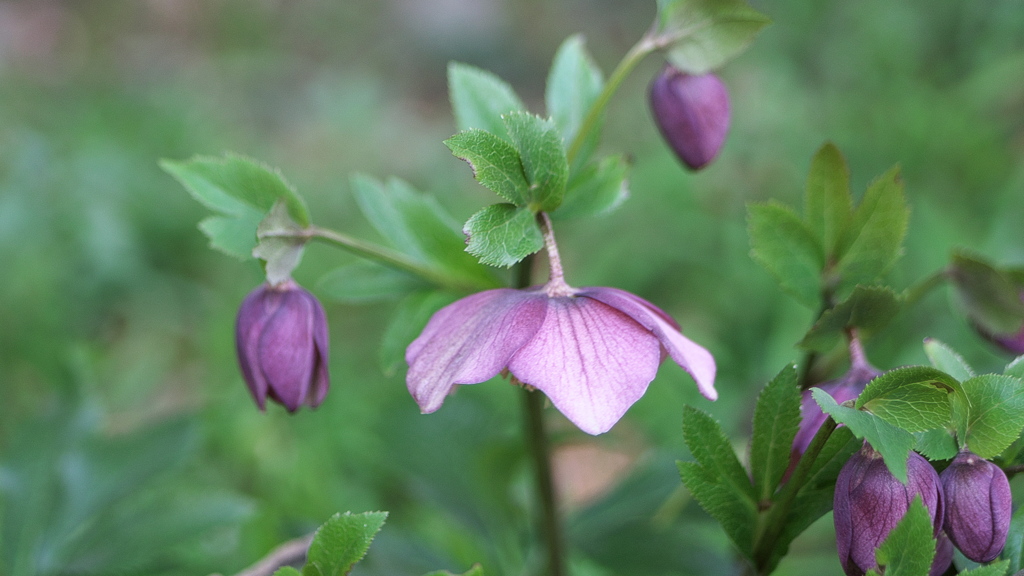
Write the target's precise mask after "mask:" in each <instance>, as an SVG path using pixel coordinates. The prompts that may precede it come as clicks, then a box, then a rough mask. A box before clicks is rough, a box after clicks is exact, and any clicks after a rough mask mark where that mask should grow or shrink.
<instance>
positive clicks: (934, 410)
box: [864, 383, 951, 432]
mask: <svg viewBox="0 0 1024 576" xmlns="http://www.w3.org/2000/svg"><path fill="white" fill-rule="evenodd" d="M864 409H866V410H868V411H870V412H871V413H872V414H874V415H875V416H878V417H879V418H881V419H882V420H885V421H886V422H888V423H890V424H893V425H895V426H898V427H900V428H902V429H904V430H906V431H907V432H924V431H925V430H932V429H936V428H944V427H946V426H948V425H949V419H950V416H951V408H950V404H949V393H948V392H946V391H945V390H941V389H939V388H936V387H934V386H932V385H930V384H921V383H914V384H905V385H903V386H900V387H899V388H896V389H895V390H892V391H891V392H890V393H888V394H887V395H885V396H884V397H880V398H875V399H874V400H872V401H871V402H868V403H867V404H865V405H864Z"/></svg>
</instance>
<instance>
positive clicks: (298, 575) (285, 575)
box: [274, 566, 302, 576]
mask: <svg viewBox="0 0 1024 576" xmlns="http://www.w3.org/2000/svg"><path fill="white" fill-rule="evenodd" d="M274 576H302V572H299V571H298V570H296V569H295V568H292V567H291V566H284V567H282V568H278V569H277V570H276V571H275V572H274Z"/></svg>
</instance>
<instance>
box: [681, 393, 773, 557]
mask: <svg viewBox="0 0 1024 576" xmlns="http://www.w3.org/2000/svg"><path fill="white" fill-rule="evenodd" d="M683 438H684V440H685V441H686V445H687V446H688V447H689V448H690V452H692V453H693V457H694V458H695V459H696V462H679V463H678V466H679V474H680V476H681V478H682V481H683V484H684V485H686V488H687V489H688V490H689V491H690V493H691V494H693V497H694V498H695V499H696V500H697V502H699V503H700V505H701V506H702V507H703V508H704V509H705V510H707V512H708V514H711V516H712V517H714V518H715V519H716V520H718V522H719V523H720V524H721V525H722V528H723V529H724V530H725V533H726V534H727V535H728V536H729V537H730V538H731V539H732V540H733V542H735V543H736V546H737V547H738V548H739V550H740V551H741V552H742V553H743V554H745V555H747V556H749V555H750V554H751V552H752V548H753V543H754V528H755V525H756V523H757V503H756V496H755V495H754V491H753V486H752V485H751V484H750V479H749V478H748V477H747V473H746V471H745V470H744V469H743V466H742V465H741V464H740V462H739V460H737V459H736V453H735V452H734V451H733V449H732V444H731V443H730V442H729V439H728V438H727V437H726V436H725V433H724V432H722V428H721V427H720V426H719V425H718V423H717V422H715V421H714V419H712V418H711V416H709V415H708V414H706V413H704V412H702V411H700V410H697V409H696V408H693V407H690V406H686V407H685V408H684V412H683Z"/></svg>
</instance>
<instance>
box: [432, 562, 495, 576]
mask: <svg viewBox="0 0 1024 576" xmlns="http://www.w3.org/2000/svg"><path fill="white" fill-rule="evenodd" d="M424 576H485V574H484V567H483V566H481V565H479V564H474V565H473V566H471V567H470V568H469V570H467V571H465V572H463V573H462V574H453V573H451V572H449V571H447V570H438V571H436V572H431V573H429V574H425V575H424Z"/></svg>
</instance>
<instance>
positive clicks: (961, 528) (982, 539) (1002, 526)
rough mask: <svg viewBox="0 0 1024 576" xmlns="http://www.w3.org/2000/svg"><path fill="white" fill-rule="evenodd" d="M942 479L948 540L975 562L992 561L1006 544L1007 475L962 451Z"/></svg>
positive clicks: (1011, 502) (1008, 495)
mask: <svg viewBox="0 0 1024 576" xmlns="http://www.w3.org/2000/svg"><path fill="white" fill-rule="evenodd" d="M941 478H942V489H943V492H944V493H945V496H946V515H945V520H944V522H943V528H944V529H945V531H946V533H947V534H949V538H950V539H951V540H952V541H953V543H954V544H956V547H957V548H959V549H960V551H961V552H963V553H964V556H967V557H968V558H970V559H971V560H974V561H975V562H982V563H984V562H989V561H991V560H993V559H995V557H996V556H998V555H999V553H1000V552H1001V551H1002V550H1003V546H1004V545H1005V544H1006V535H1007V532H1008V531H1009V529H1010V515H1011V514H1012V512H1013V510H1012V505H1013V501H1012V497H1011V495H1010V483H1009V481H1007V479H1006V474H1004V473H1003V471H1002V470H1001V469H1000V468H999V467H998V466H996V465H995V464H993V463H991V462H989V461H988V460H985V459H984V458H981V457H979V456H978V455H977V454H974V453H972V452H969V451H966V450H965V451H963V452H961V453H960V454H958V455H957V457H956V458H954V459H953V461H952V462H951V463H950V464H949V467H947V468H946V469H945V470H943V471H942V476H941Z"/></svg>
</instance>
